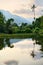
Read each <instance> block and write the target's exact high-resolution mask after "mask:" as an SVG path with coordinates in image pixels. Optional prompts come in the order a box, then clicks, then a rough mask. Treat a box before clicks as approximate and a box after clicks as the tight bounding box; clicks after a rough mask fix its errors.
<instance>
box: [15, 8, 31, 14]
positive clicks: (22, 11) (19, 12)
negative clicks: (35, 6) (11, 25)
mask: <svg viewBox="0 0 43 65" xmlns="http://www.w3.org/2000/svg"><path fill="white" fill-rule="evenodd" d="M30 12H31V11H30V10H29V9H20V10H15V11H14V13H17V14H29V13H30Z"/></svg>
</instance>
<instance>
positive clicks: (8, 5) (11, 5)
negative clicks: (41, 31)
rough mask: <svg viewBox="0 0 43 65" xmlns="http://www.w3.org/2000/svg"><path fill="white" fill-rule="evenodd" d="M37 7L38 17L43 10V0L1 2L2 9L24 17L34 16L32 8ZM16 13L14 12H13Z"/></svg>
mask: <svg viewBox="0 0 43 65" xmlns="http://www.w3.org/2000/svg"><path fill="white" fill-rule="evenodd" d="M34 3H35V5H36V16H38V15H39V14H38V13H40V15H41V10H43V0H0V9H4V10H8V11H10V12H12V13H13V14H18V15H20V16H23V17H29V16H28V15H30V17H32V16H33V13H32V11H31V6H32V5H33V4H34ZM13 11H14V12H13Z"/></svg>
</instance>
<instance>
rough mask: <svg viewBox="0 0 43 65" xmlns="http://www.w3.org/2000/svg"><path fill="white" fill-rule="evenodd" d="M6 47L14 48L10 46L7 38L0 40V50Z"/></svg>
mask: <svg viewBox="0 0 43 65" xmlns="http://www.w3.org/2000/svg"><path fill="white" fill-rule="evenodd" d="M6 46H8V47H10V48H13V47H14V46H13V45H11V44H10V39H9V38H6V39H4V38H0V50H2V49H3V48H5V47H6Z"/></svg>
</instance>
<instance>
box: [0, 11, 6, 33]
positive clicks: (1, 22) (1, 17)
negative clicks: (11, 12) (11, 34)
mask: <svg viewBox="0 0 43 65" xmlns="http://www.w3.org/2000/svg"><path fill="white" fill-rule="evenodd" d="M4 24H5V16H4V15H3V14H2V12H0V33H4V28H5V27H4Z"/></svg>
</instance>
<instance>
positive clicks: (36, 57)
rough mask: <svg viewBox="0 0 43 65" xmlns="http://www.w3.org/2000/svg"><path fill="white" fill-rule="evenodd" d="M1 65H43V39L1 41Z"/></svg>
mask: <svg viewBox="0 0 43 65" xmlns="http://www.w3.org/2000/svg"><path fill="white" fill-rule="evenodd" d="M40 40H41V41H40ZM0 65H43V39H39V40H36V39H35V40H34V39H33V40H32V39H0Z"/></svg>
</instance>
